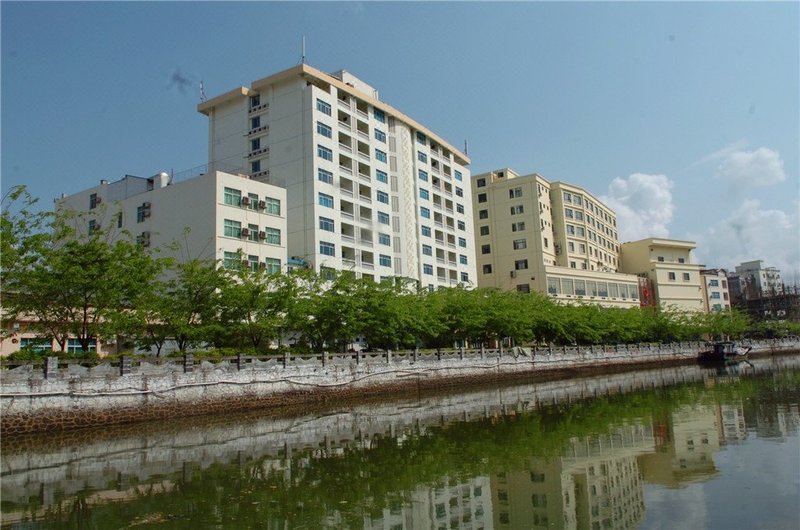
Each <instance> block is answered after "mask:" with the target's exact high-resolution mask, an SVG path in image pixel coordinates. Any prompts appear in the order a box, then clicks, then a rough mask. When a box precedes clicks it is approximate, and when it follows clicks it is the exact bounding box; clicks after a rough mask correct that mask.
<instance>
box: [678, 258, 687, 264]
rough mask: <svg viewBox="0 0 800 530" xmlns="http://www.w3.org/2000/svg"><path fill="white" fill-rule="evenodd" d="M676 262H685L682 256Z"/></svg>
mask: <svg viewBox="0 0 800 530" xmlns="http://www.w3.org/2000/svg"><path fill="white" fill-rule="evenodd" d="M678 263H686V260H685V259H684V258H678Z"/></svg>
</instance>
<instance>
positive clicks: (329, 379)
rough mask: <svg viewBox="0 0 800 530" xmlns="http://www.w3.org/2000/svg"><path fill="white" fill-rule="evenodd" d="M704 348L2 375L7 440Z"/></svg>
mask: <svg viewBox="0 0 800 530" xmlns="http://www.w3.org/2000/svg"><path fill="white" fill-rule="evenodd" d="M749 345H750V346H752V347H753V354H755V355H773V354H781V353H791V352H797V351H800V342H798V341H788V340H783V341H764V342H757V343H749ZM704 348H705V346H704V345H703V344H702V343H682V344H666V345H636V346H610V347H609V346H601V347H592V348H562V349H557V350H552V349H537V350H534V351H531V350H526V349H521V348H518V349H514V350H512V351H506V352H502V351H498V350H469V351H467V350H458V351H450V352H446V353H442V354H439V355H435V354H425V355H423V354H420V353H412V352H403V353H391V352H389V353H384V354H377V355H369V356H363V355H359V356H357V357H355V358H354V357H353V356H351V355H347V356H330V355H326V356H324V358H321V357H312V358H307V359H303V358H300V357H294V358H291V359H290V358H286V359H272V360H269V361H265V362H262V361H259V360H255V359H253V360H250V361H249V362H247V361H248V360H247V359H245V360H244V362H243V360H242V358H239V359H235V360H233V361H232V362H221V363H218V364H212V363H209V362H202V363H200V364H199V365H194V364H192V363H190V364H188V365H187V364H185V362H178V363H174V364H151V363H147V362H142V363H141V364H139V365H138V366H134V367H130V366H128V368H127V369H125V367H124V365H123V366H120V367H115V366H112V365H111V364H108V363H104V364H100V365H98V366H96V367H93V368H83V367H80V366H77V365H70V366H69V367H68V368H62V369H55V368H54V367H53V366H52V365H51V366H50V367H48V368H46V369H45V371H44V373H43V372H42V370H34V369H33V367H31V366H21V367H19V368H15V369H13V370H3V373H2V394H0V431H1V432H2V434H3V435H8V434H15V433H32V432H44V431H60V430H69V429H76V428H81V427H86V426H97V425H118V424H124V423H131V422H138V421H146V420H165V419H175V418H182V417H188V416H196V415H203V414H219V413H230V412H231V411H244V410H251V409H280V408H283V407H291V406H297V405H302V404H305V403H322V402H330V401H333V400H354V399H365V398H367V397H370V396H378V395H392V394H394V395H402V394H407V393H411V392H422V391H431V390H438V389H443V388H447V387H455V386H467V385H476V384H482V383H489V382H492V381H501V380H510V379H516V378H526V379H528V378H532V377H533V378H542V379H558V378H569V377H571V376H574V375H575V374H577V373H592V372H597V371H620V370H630V369H633V368H637V367H641V366H652V365H659V364H661V365H664V364H682V363H691V362H695V359H696V358H697V355H698V353H699V352H700V351H702V350H703V349H704Z"/></svg>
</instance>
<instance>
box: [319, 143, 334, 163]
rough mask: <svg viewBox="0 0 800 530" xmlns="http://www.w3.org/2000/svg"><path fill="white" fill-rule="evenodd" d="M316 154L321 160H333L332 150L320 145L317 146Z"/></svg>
mask: <svg viewBox="0 0 800 530" xmlns="http://www.w3.org/2000/svg"><path fill="white" fill-rule="evenodd" d="M317 156H318V157H320V158H322V159H323V160H328V161H330V162H332V161H333V151H331V150H330V149H328V148H327V147H323V146H321V145H318V146H317Z"/></svg>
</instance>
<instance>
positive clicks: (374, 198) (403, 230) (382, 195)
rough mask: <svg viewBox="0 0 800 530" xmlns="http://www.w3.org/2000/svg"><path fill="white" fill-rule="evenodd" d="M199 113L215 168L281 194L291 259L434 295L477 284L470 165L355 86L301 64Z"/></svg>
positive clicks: (367, 89) (340, 75)
mask: <svg viewBox="0 0 800 530" xmlns="http://www.w3.org/2000/svg"><path fill="white" fill-rule="evenodd" d="M198 111H199V112H201V113H202V114H205V115H206V116H208V119H209V164H210V165H212V166H225V167H231V166H232V167H239V168H242V171H243V172H245V173H248V174H250V175H251V176H252V178H253V179H255V180H258V181H260V182H269V183H272V184H275V185H278V186H281V187H284V188H286V197H287V208H286V210H287V221H288V226H289V232H288V233H287V238H286V240H287V248H288V253H289V256H292V257H294V258H296V259H299V260H303V261H304V262H306V263H307V264H308V265H309V266H311V267H313V268H314V269H315V270H317V271H319V270H321V269H323V268H326V267H328V268H333V269H339V270H352V271H354V272H355V273H356V274H357V276H360V277H367V278H373V279H375V280H380V279H384V278H388V277H392V276H397V277H406V278H412V279H414V280H417V281H419V282H420V284H422V285H423V286H426V287H431V288H433V287H438V286H452V285H457V284H459V283H464V284H471V283H472V282H473V281H474V280H475V263H474V258H473V256H474V247H473V245H474V243H473V236H472V211H471V208H470V205H471V197H470V188H469V170H468V168H467V166H468V164H469V158H467V156H466V155H465V154H464V153H462V152H461V151H459V150H458V149H456V148H455V147H453V146H452V145H450V144H448V143H447V142H446V141H445V140H443V139H442V138H441V137H439V136H438V135H436V134H435V133H434V132H432V131H431V130H429V129H427V128H426V127H424V126H422V125H421V124H419V123H418V122H416V121H415V120H413V119H411V118H409V117H408V116H406V115H405V114H403V113H401V112H400V111H398V110H397V109H395V108H394V107H392V106H390V105H387V104H386V103H384V102H382V101H381V100H380V99H379V95H378V91H377V90H375V89H374V88H373V87H371V86H369V85H368V84H366V83H364V82H363V81H361V80H360V79H358V78H356V77H354V76H352V75H351V74H349V73H348V72H346V71H344V70H342V71H339V72H336V73H333V74H327V73H324V72H322V71H319V70H317V69H315V68H312V67H310V66H308V65H306V64H301V65H298V66H296V67H294V68H290V69H288V70H285V71H283V72H279V73H277V74H274V75H271V76H269V77H266V78H263V79H260V80H257V81H254V82H253V83H252V84H251V85H250V87H239V88H236V89H234V90H232V91H229V92H227V93H225V94H223V95H221V96H218V97H215V98H213V99H210V100H208V101H205V102H203V103H201V104H200V105H199V106H198Z"/></svg>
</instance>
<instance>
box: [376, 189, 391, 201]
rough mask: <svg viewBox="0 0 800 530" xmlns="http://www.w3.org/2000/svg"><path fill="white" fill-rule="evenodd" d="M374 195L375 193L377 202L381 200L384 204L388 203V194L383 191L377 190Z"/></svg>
mask: <svg viewBox="0 0 800 530" xmlns="http://www.w3.org/2000/svg"><path fill="white" fill-rule="evenodd" d="M375 195H376V198H377V199H378V202H382V203H384V204H389V194H388V193H386V192H385V191H380V190H378V191H377V193H376V194H375Z"/></svg>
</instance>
